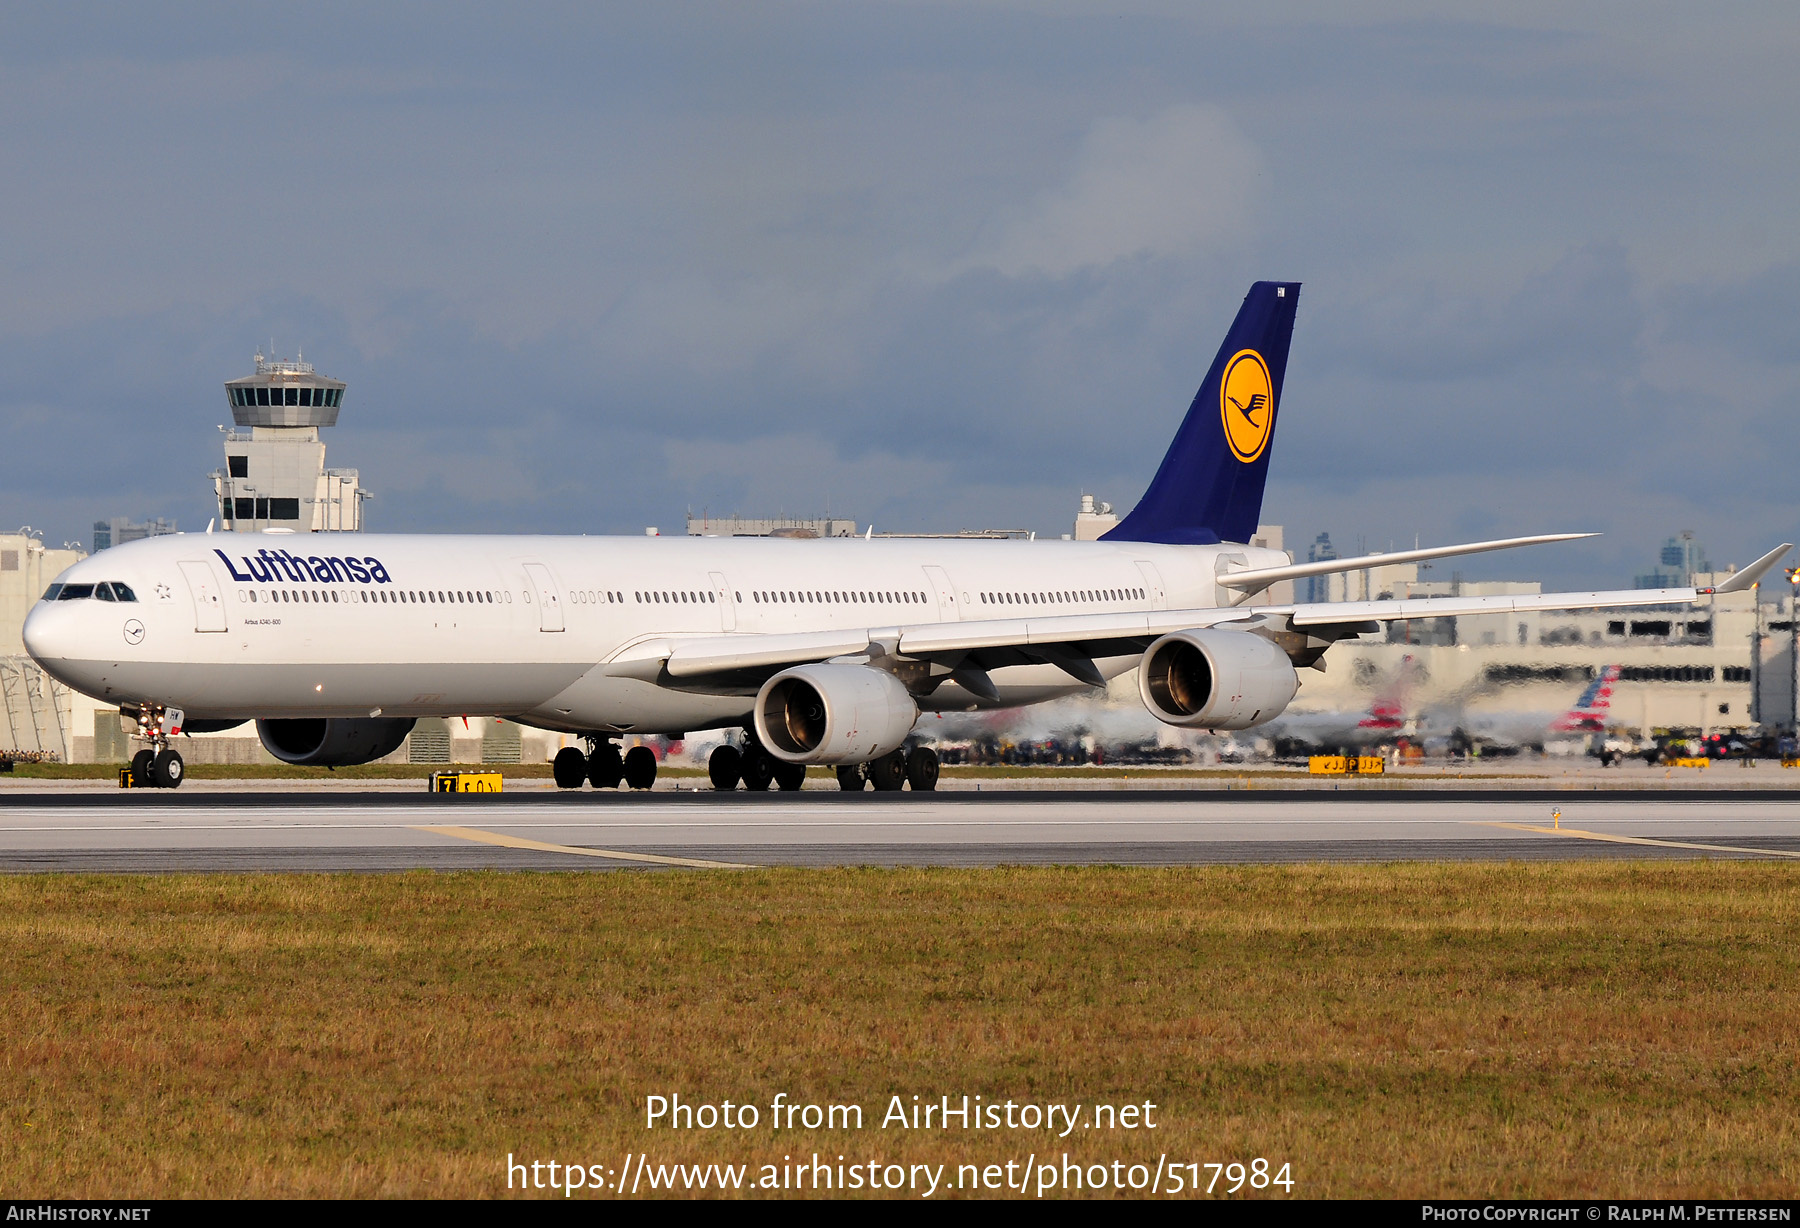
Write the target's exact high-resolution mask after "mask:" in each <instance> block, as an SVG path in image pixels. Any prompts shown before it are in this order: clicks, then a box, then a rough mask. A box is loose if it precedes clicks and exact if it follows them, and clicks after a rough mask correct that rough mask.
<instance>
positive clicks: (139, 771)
mask: <svg viewBox="0 0 1800 1228" xmlns="http://www.w3.org/2000/svg"><path fill="white" fill-rule="evenodd" d="M120 712H121V714H122V715H127V716H129V715H134V714H133V713H131V712H130V710H129V709H126V708H123V707H122V708H121V709H120ZM135 715H136V717H137V723H138V736H139V737H140V738H146V739H148V740H149V742H150V745H149V746H147V747H145V748H144V749H142V750H140V751H138V753H137V754H135V755H133V756H132V757H131V787H132V788H134V789H179V788H180V787H181V782H182V781H183V780H185V779H186V778H187V765H186V764H184V763H183V762H182V761H181V752H180V751H177V750H173V749H171V748H170V746H169V738H170V737H171V736H172V732H171V731H179V730H180V728H181V723H182V721H183V719H184V717H183V714H182V712H181V711H180V709H169V708H164V707H162V706H161V705H157V704H145V705H143V706H141V707H139V708H138V710H137V712H136V713H135Z"/></svg>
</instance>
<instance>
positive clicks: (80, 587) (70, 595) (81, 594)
mask: <svg viewBox="0 0 1800 1228" xmlns="http://www.w3.org/2000/svg"><path fill="white" fill-rule="evenodd" d="M93 595H94V586H93V585H92V584H65V585H63V587H62V594H61V595H60V596H58V597H57V600H58V601H84V600H86V599H87V598H89V597H92V596H93Z"/></svg>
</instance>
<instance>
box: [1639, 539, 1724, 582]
mask: <svg viewBox="0 0 1800 1228" xmlns="http://www.w3.org/2000/svg"><path fill="white" fill-rule="evenodd" d="M1711 570H1712V564H1710V563H1708V562H1707V561H1706V547H1704V546H1702V545H1701V544H1700V543H1699V542H1697V541H1695V540H1694V535H1693V534H1692V533H1687V532H1683V533H1681V534H1679V535H1677V536H1675V537H1671V538H1669V539H1668V540H1667V541H1665V542H1664V543H1663V545H1662V551H1661V553H1660V554H1659V555H1658V556H1657V568H1656V570H1655V571H1652V572H1650V573H1649V574H1647V575H1642V576H1638V577H1636V578H1635V579H1634V581H1633V583H1632V587H1633V588H1687V587H1689V586H1691V585H1692V584H1693V583H1694V577H1695V576H1696V575H1698V574H1700V573H1701V572H1707V571H1711Z"/></svg>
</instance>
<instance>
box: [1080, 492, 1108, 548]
mask: <svg viewBox="0 0 1800 1228" xmlns="http://www.w3.org/2000/svg"><path fill="white" fill-rule="evenodd" d="M1118 523H1119V518H1118V517H1117V516H1116V515H1114V514H1113V506H1112V504H1110V503H1101V502H1100V501H1099V500H1097V499H1095V498H1094V496H1092V495H1083V496H1081V508H1080V510H1079V511H1077V512H1076V513H1075V540H1076V541H1078V542H1091V541H1098V540H1100V537H1101V535H1102V534H1104V533H1106V532H1107V531H1108V530H1110V529H1111V528H1112V527H1113V526H1114V525H1116V524H1118Z"/></svg>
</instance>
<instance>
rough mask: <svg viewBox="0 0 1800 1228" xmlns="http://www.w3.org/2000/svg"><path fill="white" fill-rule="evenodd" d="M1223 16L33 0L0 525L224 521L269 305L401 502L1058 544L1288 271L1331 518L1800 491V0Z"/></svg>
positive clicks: (1459, 523)
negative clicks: (1020, 537)
mask: <svg viewBox="0 0 1800 1228" xmlns="http://www.w3.org/2000/svg"><path fill="white" fill-rule="evenodd" d="M1248 7H1249V6H1243V5H1220V6H1209V5H1204V4H1192V3H1179V4H1157V3H1146V4H1126V5H1115V6H1104V7H1102V6H1091V5H1079V4H1058V3H1041V4H1029V3H995V4H983V3H973V2H961V3H955V4H943V3H897V4H884V3H857V4H812V3H788V4H755V3H733V4H720V5H709V4H683V3H663V4H657V5H619V6H607V5H597V4H567V5H562V4H531V3H513V4H509V5H505V6H501V5H486V6H483V5H470V4H456V3H448V2H443V3H435V4H429V5H427V4H407V3H390V4H384V5H374V6H371V5H363V4H304V3H300V4H294V3H289V4H282V5H258V4H245V3H241V2H240V3H233V4H229V5H213V4H207V3H198V2H190V3H188V4H184V5H181V6H177V7H176V8H174V9H169V8H162V9H157V8H154V7H146V6H141V5H129V4H126V5H116V6H113V5H92V4H82V3H68V4H61V5H54V6H48V5H40V6H15V7H14V8H13V9H12V10H11V11H9V13H8V15H7V16H6V18H5V21H4V25H3V26H0V29H3V30H4V37H3V38H0V107H3V108H4V117H5V121H6V122H5V131H6V134H7V135H6V139H5V140H4V141H0V238H3V239H4V242H3V243H0V269H3V270H4V272H3V274H0V277H3V282H0V284H3V286H4V293H3V294H0V373H3V375H0V439H3V440H5V449H4V450H5V453H6V455H7V458H8V460H9V461H10V463H8V464H6V465H5V466H4V470H3V476H0V525H4V526H5V527H6V528H8V529H11V528H12V527H14V526H15V525H31V526H33V528H35V529H37V530H39V531H41V532H42V533H43V535H44V537H45V539H46V541H48V542H50V543H51V544H60V543H61V542H63V541H67V540H73V541H86V540H88V539H89V538H90V536H91V524H92V522H93V521H94V520H95V519H99V518H104V517H110V516H115V515H128V516H131V517H133V518H142V517H148V516H156V515H161V516H172V517H175V518H177V520H178V521H179V523H180V525H181V527H182V528H184V529H201V528H203V527H204V526H205V523H206V521H207V519H208V517H209V516H210V515H211V514H212V501H211V489H212V488H211V483H210V480H209V479H208V476H207V475H208V474H209V473H210V471H211V470H213V469H215V468H217V467H219V465H220V464H221V460H220V457H221V455H222V450H221V447H220V436H219V433H218V430H217V426H218V424H220V423H224V422H228V421H229V416H228V410H227V407H226V404H225V402H224V399H223V398H224V392H223V387H222V385H223V383H224V381H225V380H227V379H231V378H235V377H239V376H242V375H246V374H248V373H249V372H250V369H251V356H252V354H253V353H254V352H256V351H258V350H259V349H260V350H263V351H265V352H272V353H273V354H275V355H276V356H280V357H292V356H293V355H294V354H295V353H296V352H303V353H304V355H305V357H306V359H307V360H308V361H310V362H312V363H314V364H315V365H316V366H317V368H318V369H319V371H320V373H321V374H325V375H329V376H332V377H335V378H338V379H343V380H346V381H348V383H349V391H348V393H347V394H346V397H345V401H344V409H343V412H342V417H341V419H340V425H339V426H338V427H336V428H335V429H333V430H330V431H328V432H327V433H326V440H327V443H328V449H329V451H328V463H330V464H332V465H335V466H354V467H356V468H358V469H360V470H361V473H362V479H363V483H364V485H365V486H367V487H368V488H370V489H371V490H373V491H374V492H375V496H376V497H375V499H374V501H373V502H372V503H371V504H370V507H369V524H370V527H371V528H375V529H380V530H394V531H418V532H449V531H457V532H468V531H498V532H556V533H640V532H642V530H643V527H644V526H646V525H658V526H660V527H663V528H664V529H665V531H670V530H673V531H677V532H678V531H680V527H681V523H682V519H683V516H684V515H685V513H687V512H688V511H690V510H691V511H693V512H696V513H700V512H703V511H704V512H710V513H712V514H729V513H732V512H737V513H741V514H743V515H775V514H784V515H809V516H810V515H825V514H830V515H834V516H840V517H853V518H855V519H856V520H857V521H858V523H859V524H865V525H866V524H869V523H871V522H872V523H873V524H874V525H875V527H876V529H877V530H878V531H911V530H928V531H943V530H953V529H958V528H1025V529H1032V530H1035V531H1037V532H1038V533H1039V534H1040V535H1049V536H1056V535H1059V534H1062V533H1066V532H1069V531H1070V526H1071V522H1072V520H1073V516H1074V512H1075V509H1076V505H1077V501H1078V499H1079V496H1080V495H1081V494H1082V493H1084V492H1087V493H1092V494H1095V495H1096V496H1097V497H1099V498H1101V499H1105V500H1108V501H1111V502H1112V503H1114V504H1115V505H1116V506H1117V508H1118V509H1119V510H1120V511H1123V510H1125V509H1127V508H1128V507H1129V506H1130V505H1131V504H1132V503H1133V502H1134V501H1135V500H1136V498H1137V496H1138V495H1139V494H1140V493H1141V492H1142V490H1143V488H1144V486H1145V485H1146V483H1147V482H1148V481H1149V479H1150V477H1151V475H1152V474H1153V473H1154V472H1155V470H1156V466H1157V463H1158V462H1159V460H1160V459H1161V456H1162V453H1163V450H1164V448H1165V447H1166V446H1167V443H1168V441H1169V439H1170V438H1171V436H1172V435H1173V433H1174V430H1175V428H1176V426H1177V424H1178V423H1179V422H1180V420H1181V417H1182V415H1183V414H1184V413H1185V412H1186V409H1187V406H1188V404H1189V402H1190V401H1191V400H1192V398H1193V396H1194V392H1195V389H1196V387H1197V385H1198V383H1199V381H1200V378H1201V377H1202V376H1203V375H1204V373H1205V371H1206V368H1207V366H1208V364H1209V363H1210V362H1211V360H1212V357H1213V354H1214V352H1215V351H1216V349H1217V347H1218V345H1219V343H1220V340H1221V339H1222V337H1223V334H1224V331H1225V329H1226V327H1227V325H1228V324H1229V323H1230V320H1231V318H1232V316H1233V314H1234V313H1235V311H1236V309H1237V306H1238V304H1239V302H1240V301H1241V300H1242V298H1243V295H1244V292H1245V291H1246V289H1247V288H1248V286H1249V284H1250V282H1252V281H1254V280H1257V279H1260V278H1267V279H1280V280H1294V281H1300V282H1302V283H1304V286H1303V289H1302V291H1301V299H1300V308H1299V320H1298V323H1297V326H1296V330H1295V334H1294V340H1293V349H1292V353H1291V358H1290V363H1289V367H1288V372H1287V380H1286V386H1285V389H1284V393H1283V401H1282V406H1281V425H1280V430H1279V432H1278V434H1277V437H1276V439H1275V440H1274V443H1273V444H1272V446H1271V451H1272V465H1271V470H1270V481H1269V488H1268V492H1267V496H1266V499H1265V502H1264V510H1263V519H1264V520H1265V521H1266V522H1268V523H1275V524H1281V525H1283V526H1285V527H1286V530H1287V535H1288V544H1289V546H1290V548H1295V547H1297V548H1298V549H1299V550H1300V551H1301V552H1302V555H1304V550H1305V546H1306V544H1307V543H1308V542H1309V541H1310V540H1311V539H1312V537H1313V536H1314V535H1315V534H1317V533H1319V532H1321V531H1328V532H1330V533H1331V535H1332V537H1333V539H1334V541H1335V542H1336V543H1337V544H1338V546H1339V549H1340V550H1350V549H1356V548H1358V547H1362V548H1367V549H1386V548H1388V547H1390V546H1393V547H1396V548H1399V547H1403V546H1411V545H1412V544H1413V542H1414V541H1415V540H1417V541H1419V542H1421V543H1422V544H1428V545H1429V544H1438V543H1443V542H1451V541H1457V540H1466V539H1469V538H1473V537H1492V536H1512V535H1517V534H1526V533H1537V532H1555V531H1567V530H1591V531H1598V532H1601V533H1603V534H1604V536H1603V537H1600V538H1598V539H1595V540H1594V541H1591V542H1586V543H1580V544H1572V545H1561V546H1553V547H1544V548H1539V549H1536V550H1532V551H1525V552H1518V553H1515V554H1512V555H1502V556H1487V557H1486V558H1484V559H1480V560H1471V561H1470V562H1469V563H1468V564H1466V565H1464V566H1463V568H1462V569H1463V570H1464V572H1465V574H1466V575H1468V576H1469V578H1472V579H1473V578H1495V579H1541V580H1544V581H1545V582H1546V583H1547V584H1549V585H1555V586H1575V587H1594V586H1600V587H1608V586H1613V585H1629V584H1630V582H1631V578H1632V576H1633V575H1635V574H1637V573H1639V572H1643V571H1647V570H1649V569H1650V567H1651V565H1652V564H1653V562H1654V556H1655V553H1656V549H1657V547H1658V545H1659V544H1660V542H1661V541H1662V540H1663V539H1664V538H1666V537H1668V536H1670V535H1672V534H1674V533H1677V532H1679V531H1683V530H1690V531H1693V532H1694V533H1696V534H1697V535H1698V536H1699V537H1700V539H1701V540H1702V541H1703V542H1704V543H1705V544H1706V547H1707V549H1708V553H1709V555H1710V557H1711V558H1712V560H1713V561H1714V563H1715V564H1719V565H1724V564H1726V563H1731V562H1735V563H1738V564H1742V563H1745V562H1748V561H1749V560H1750V559H1751V558H1753V557H1755V556H1756V555H1757V554H1759V553H1761V552H1762V550H1763V549H1766V548H1767V547H1768V546H1769V545H1773V544H1775V543H1776V542H1779V541H1782V540H1787V539H1792V538H1794V537H1795V535H1796V534H1797V533H1800V523H1797V521H1800V517H1796V514H1795V504H1794V501H1793V499H1792V498H1791V497H1790V495H1789V492H1790V490H1792V489H1793V485H1794V476H1793V475H1794V474H1795V473H1796V472H1800V464H1797V462H1800V455H1797V452H1800V449H1797V448H1796V445H1795V438H1796V435H1795V431H1794V422H1795V415H1794V411H1795V408H1796V404H1797V393H1800V283H1797V280H1796V276H1795V274H1796V272H1797V271H1800V226H1797V225H1796V221H1797V220H1800V219H1797V218H1796V202H1797V201H1800V190H1797V189H1800V125H1797V124H1796V123H1795V122H1794V119H1795V116H1797V115H1800V74H1797V73H1795V72H1794V70H1793V65H1794V64H1795V63H1797V62H1800V22H1796V21H1795V20H1794V19H1793V14H1792V8H1791V6H1788V5H1781V4H1756V3H1743V4H1735V5H1732V6H1728V7H1725V8H1717V7H1714V8H1710V9H1705V10H1702V9H1700V8H1697V7H1695V6H1692V5H1682V4H1657V3H1641V4H1629V5H1627V4H1586V5H1583V4H1567V3H1561V4H1531V3H1524V4H1482V3H1472V4H1462V5H1455V6H1445V5H1425V4H1410V3H1385V2H1381V0H1376V2H1373V3H1366V4H1358V5H1355V6H1332V5H1319V4H1299V3H1267V4H1262V5H1259V6H1256V10H1255V12H1254V13H1248V12H1245V11H1244V10H1245V9H1247V8H1248ZM271 346H273V350H272V351H271V350H270V347H271Z"/></svg>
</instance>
